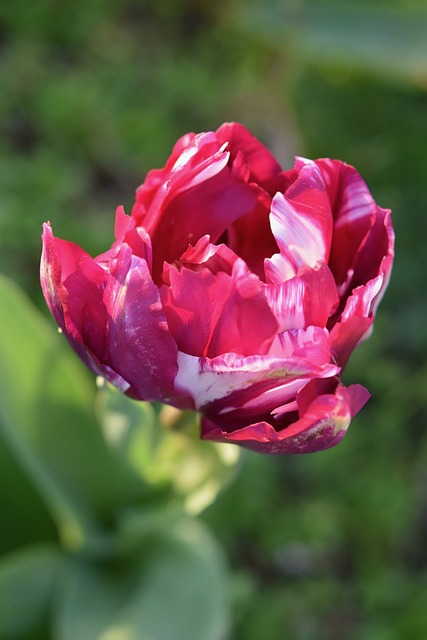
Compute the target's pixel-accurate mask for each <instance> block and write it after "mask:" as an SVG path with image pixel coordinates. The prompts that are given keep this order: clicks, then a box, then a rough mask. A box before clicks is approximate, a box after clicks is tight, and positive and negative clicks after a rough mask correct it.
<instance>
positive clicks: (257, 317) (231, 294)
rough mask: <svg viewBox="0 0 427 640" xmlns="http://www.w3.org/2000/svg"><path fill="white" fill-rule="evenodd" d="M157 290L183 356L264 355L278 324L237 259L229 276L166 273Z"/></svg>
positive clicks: (258, 287) (206, 271)
mask: <svg viewBox="0 0 427 640" xmlns="http://www.w3.org/2000/svg"><path fill="white" fill-rule="evenodd" d="M168 279H169V283H170V286H169V287H167V286H164V287H162V288H161V296H162V303H163V308H164V310H165V313H166V316H167V319H168V324H169V327H170V330H171V333H172V335H173V336H174V338H175V340H176V342H177V344H178V347H179V349H180V350H181V351H184V352H185V353H188V354H190V355H194V356H207V357H211V358H212V357H215V356H217V355H220V354H222V353H226V352H228V351H233V352H237V353H240V354H242V355H251V354H253V353H258V354H262V353H266V352H267V351H268V349H269V347H270V345H271V343H272V341H273V339H274V336H275V334H276V331H277V322H276V320H275V318H274V316H273V314H272V312H271V310H270V307H269V305H268V303H267V299H266V297H265V293H264V288H263V287H262V283H261V282H260V281H259V279H258V278H257V277H256V276H255V275H254V274H251V273H250V272H249V271H248V270H247V268H246V267H245V266H244V263H243V262H242V261H241V260H239V259H237V260H236V261H235V262H234V264H233V265H232V273H231V274H228V273H225V272H221V271H219V272H217V273H212V271H210V270H209V269H208V268H206V267H203V268H202V269H201V270H198V271H193V270H190V269H188V268H181V269H180V270H177V269H175V268H171V269H170V270H169V271H168Z"/></svg>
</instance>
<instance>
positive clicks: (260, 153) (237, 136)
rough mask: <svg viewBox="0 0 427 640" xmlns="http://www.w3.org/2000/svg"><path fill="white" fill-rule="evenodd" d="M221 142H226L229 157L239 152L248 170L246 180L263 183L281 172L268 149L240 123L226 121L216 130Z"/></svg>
mask: <svg viewBox="0 0 427 640" xmlns="http://www.w3.org/2000/svg"><path fill="white" fill-rule="evenodd" d="M216 135H217V137H218V140H219V141H220V143H221V144H223V143H225V142H227V143H228V145H227V149H228V150H229V151H230V154H231V158H235V157H236V156H237V155H238V154H239V153H240V154H241V155H242V156H243V158H244V161H245V163H246V165H247V167H248V169H249V171H250V176H248V180H251V181H253V182H256V183H258V184H261V185H262V184H263V182H265V181H268V180H269V179H271V178H272V177H273V176H275V175H277V174H278V173H280V172H281V167H280V165H279V163H278V162H277V160H276V159H275V157H274V156H273V155H272V154H271V153H270V151H268V149H267V148H266V147H265V146H264V145H263V144H262V143H261V142H260V141H259V140H257V138H255V136H253V135H252V134H251V133H249V131H248V130H247V129H246V128H245V127H243V126H242V125H241V124H238V123H236V122H226V123H225V124H223V125H222V126H221V127H220V128H219V129H218V130H217V132H216Z"/></svg>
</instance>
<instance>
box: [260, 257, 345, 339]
mask: <svg viewBox="0 0 427 640" xmlns="http://www.w3.org/2000/svg"><path fill="white" fill-rule="evenodd" d="M266 295H267V299H268V302H269V304H270V307H271V310H272V311H273V314H274V316H275V318H276V320H277V321H278V322H279V331H287V330H288V329H306V328H307V327H308V326H310V325H315V326H318V327H325V326H326V323H327V321H328V318H329V316H330V315H331V313H332V311H333V309H334V308H335V306H336V304H337V302H338V294H337V289H336V286H335V281H334V278H333V275H332V273H331V271H330V269H329V268H328V266H327V265H326V264H325V263H324V262H319V263H318V264H317V265H316V266H315V268H314V269H312V268H311V267H306V266H304V267H301V268H300V269H299V270H298V275H296V276H295V277H293V278H291V279H289V280H286V282H281V283H279V284H272V285H267V286H266Z"/></svg>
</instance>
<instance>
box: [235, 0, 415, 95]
mask: <svg viewBox="0 0 427 640" xmlns="http://www.w3.org/2000/svg"><path fill="white" fill-rule="evenodd" d="M234 22H235V23H236V24H238V25H239V27H242V26H243V28H247V29H249V30H251V31H253V32H254V33H255V34H257V35H258V36H260V37H262V38H267V39H268V42H269V43H271V44H272V45H274V44H275V45H277V47H279V48H285V49H286V50H287V51H291V52H292V54H293V56H294V57H295V56H297V57H302V58H303V59H306V60H309V61H314V62H315V63H319V62H320V63H321V62H326V63H333V64H334V63H337V64H339V65H341V66H342V65H345V66H347V67H350V68H351V69H357V70H358V69H360V70H362V71H364V72H367V73H370V74H371V73H374V74H377V75H381V76H387V77H389V78H401V79H404V80H409V81H411V82H415V83H419V84H421V85H422V86H425V84H426V82H427V36H426V34H427V10H426V8H425V7H424V8H421V7H412V8H408V7H405V8H404V7H402V8H400V7H387V6H385V5H384V6H381V7H379V6H373V5H372V6H369V5H367V4H358V3H354V4H351V3H347V4H346V3H341V4H340V3H338V2H335V3H334V2H332V3H330V2H321V3H319V2H317V3H315V4H314V3H309V2H305V3H297V4H294V3H285V2H272V3H270V4H269V5H267V6H266V5H265V3H263V2H258V1H256V2H249V3H246V4H242V5H241V8H239V9H238V10H237V13H236V15H234Z"/></svg>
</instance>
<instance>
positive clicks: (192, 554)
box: [55, 520, 227, 640]
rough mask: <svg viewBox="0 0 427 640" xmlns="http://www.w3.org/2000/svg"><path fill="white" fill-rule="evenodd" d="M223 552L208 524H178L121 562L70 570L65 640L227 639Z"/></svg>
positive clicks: (59, 635)
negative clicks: (211, 534)
mask: <svg viewBox="0 0 427 640" xmlns="http://www.w3.org/2000/svg"><path fill="white" fill-rule="evenodd" d="M226 591H227V585H226V582H225V574H224V563H223V556H222V552H221V550H220V549H219V548H218V546H217V544H216V542H215V541H214V540H213V539H212V537H211V536H210V534H209V533H208V531H207V530H206V528H205V527H204V526H202V525H201V524H200V523H197V522H195V521H190V520H185V521H181V522H179V523H177V524H176V525H175V526H174V527H173V528H170V529H169V531H168V532H164V533H163V534H161V535H155V536H154V535H153V536H152V538H150V539H146V540H145V542H144V546H143V547H142V548H140V550H139V553H138V554H135V555H132V556H129V557H127V558H123V559H122V560H121V562H118V561H117V562H114V563H113V562H110V563H100V562H98V563H91V564H89V563H85V564H84V563H83V562H82V563H80V564H77V563H75V564H73V565H72V566H70V571H69V574H68V576H67V578H66V584H65V588H64V590H63V591H62V593H61V594H59V600H58V609H57V617H56V624H55V638H56V639H57V640H76V638H82V639H83V638H85V639H86V638H87V639H89V638H90V640H221V639H222V638H224V637H225V632H226V628H227V593H226Z"/></svg>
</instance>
